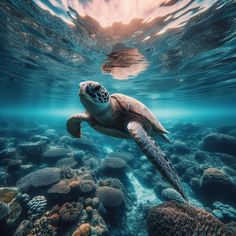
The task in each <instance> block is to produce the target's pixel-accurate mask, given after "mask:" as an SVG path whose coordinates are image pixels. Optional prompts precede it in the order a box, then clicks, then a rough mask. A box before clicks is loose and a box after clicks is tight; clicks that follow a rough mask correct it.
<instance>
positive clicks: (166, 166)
mask: <svg viewBox="0 0 236 236" xmlns="http://www.w3.org/2000/svg"><path fill="white" fill-rule="evenodd" d="M127 129H128V132H129V134H130V136H131V137H132V138H133V139H134V140H135V142H136V143H137V144H138V146H139V147H140V149H141V150H142V151H143V153H144V154H145V155H146V156H147V158H148V159H149V160H150V161H151V162H152V164H153V165H154V166H155V167H156V168H157V169H158V170H159V171H160V173H161V174H162V176H163V177H164V178H165V179H166V180H167V181H168V182H169V183H170V184H171V185H172V186H173V187H174V188H175V189H176V190H177V191H178V192H179V193H180V194H181V195H182V196H183V198H184V199H186V200H187V196H186V195H185V193H184V191H183V189H182V187H181V184H180V181H179V177H178V174H177V173H176V171H175V169H174V167H173V166H172V164H171V162H170V161H169V160H168V159H167V157H166V155H165V154H164V153H163V152H162V151H161V149H160V148H159V146H158V145H157V144H156V142H155V141H154V140H153V139H152V138H151V137H150V136H149V135H148V134H147V132H146V131H145V130H144V129H143V127H142V125H141V124H139V123H138V122H135V121H131V122H129V123H128V125H127Z"/></svg>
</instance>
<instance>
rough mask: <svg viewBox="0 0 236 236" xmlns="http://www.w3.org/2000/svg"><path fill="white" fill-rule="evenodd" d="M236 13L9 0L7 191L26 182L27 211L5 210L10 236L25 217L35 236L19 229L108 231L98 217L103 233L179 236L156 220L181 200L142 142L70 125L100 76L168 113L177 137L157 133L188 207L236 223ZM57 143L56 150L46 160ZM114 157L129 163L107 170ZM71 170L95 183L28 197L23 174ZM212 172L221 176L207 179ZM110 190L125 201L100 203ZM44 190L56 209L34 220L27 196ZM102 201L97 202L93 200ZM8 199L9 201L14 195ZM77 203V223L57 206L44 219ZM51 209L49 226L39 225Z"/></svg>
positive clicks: (173, 5) (217, 4)
mask: <svg viewBox="0 0 236 236" xmlns="http://www.w3.org/2000/svg"><path fill="white" fill-rule="evenodd" d="M235 19H236V2H235V1H223V0H221V1H219V0H218V1H217V0H205V1H203V0H196V1H194V0H192V1H190V0H182V1H177V0H174V1H173V0H171V1H164V0H159V1H147V2H145V1H141V0H140V1H133V0H131V1H128V2H127V1H116V0H114V1H111V0H109V1H105V0H104V1H99V0H88V1H87V0H85V1H82V0H77V1H75V0H70V1H69V0H68V1H67V0H58V1H55V0H35V1H26V0H20V1H13V0H9V1H5V0H2V1H1V2H0V22H1V24H0V32H1V34H0V83H1V86H0V114H1V117H0V121H1V125H0V186H1V189H0V198H1V194H2V196H3V192H1V191H3V190H2V189H3V188H6V187H14V188H15V187H16V189H15V190H14V191H16V192H17V194H18V198H17V199H15V200H14V201H13V202H14V204H15V205H17V206H18V210H17V211H16V212H20V213H19V214H18V215H17V213H16V212H13V210H12V208H13V207H12V206H11V209H10V210H9V212H8V214H7V216H4V217H3V220H2V219H1V217H0V225H1V227H2V228H3V231H2V232H4V235H13V233H14V231H15V229H16V227H18V226H19V225H20V223H22V221H23V220H28V221H29V222H30V223H29V225H28V231H27V230H25V231H23V230H22V232H21V234H20V233H19V232H17V233H18V234H15V235H40V234H39V232H41V235H50V236H51V235H72V234H73V232H74V231H75V230H76V228H77V227H79V226H80V225H81V224H82V223H87V224H89V225H90V226H89V227H90V228H89V229H90V231H91V232H90V234H88V235H99V232H98V228H96V226H98V225H99V224H98V221H100V226H99V227H101V228H102V230H101V231H102V233H101V235H111V236H112V235H118V234H119V235H140V236H142V235H173V233H171V229H170V228H171V227H172V228H174V226H173V224H172V223H171V224H169V225H168V222H169V221H168V220H167V222H166V227H167V231H165V230H166V229H164V228H162V225H161V223H160V224H157V223H156V222H154V223H150V222H151V220H150V217H151V213H150V208H151V207H153V206H154V205H157V206H160V204H161V203H162V202H166V201H168V200H171V196H172V195H171V194H170V193H168V191H167V193H166V191H164V190H166V189H168V188H170V187H171V186H170V185H168V183H167V181H166V180H165V179H163V178H162V177H161V176H160V174H159V173H158V172H157V171H156V169H155V168H154V167H153V166H152V165H151V163H150V162H149V161H148V160H147V159H146V157H145V155H144V154H143V153H142V152H141V151H140V149H139V147H138V146H137V145H136V144H135V142H134V141H133V140H124V139H117V138H113V137H110V136H106V135H104V134H101V133H99V132H97V131H95V130H93V129H92V128H91V127H89V126H88V125H87V124H86V123H85V122H83V123H82V138H81V139H76V138H72V137H71V136H70V134H69V133H68V132H67V129H66V122H67V119H68V117H70V116H71V115H73V114H75V113H78V112H82V111H84V109H85V108H84V107H83V105H82V104H81V102H80V98H79V84H80V83H81V82H83V81H88V80H91V81H96V82H99V83H100V84H102V85H103V86H104V87H105V88H106V89H107V90H108V91H109V93H110V94H113V93H121V94H125V95H128V96H131V97H133V98H135V99H137V100H139V101H140V102H142V103H143V104H145V105H146V106H147V107H148V108H149V109H150V110H151V111H152V112H153V113H154V115H155V116H156V117H158V118H159V120H160V121H161V123H162V124H163V125H164V127H165V128H166V129H167V130H168V131H170V134H169V135H168V137H169V138H170V139H171V143H166V142H164V141H163V140H162V139H161V138H159V137H155V140H156V141H157V143H158V145H159V146H160V148H161V150H163V152H164V153H165V154H166V156H167V158H168V159H169V160H170V161H171V163H172V164H173V166H174V168H175V170H176V172H177V174H178V176H179V178H180V182H181V185H182V186H183V189H184V191H185V193H186V195H187V196H188V198H189V203H190V204H191V205H193V206H195V207H197V208H200V209H203V208H204V209H205V210H207V212H210V213H211V214H213V215H214V217H216V218H218V219H219V220H220V221H222V222H223V224H228V225H229V224H230V227H231V229H233V228H234V230H235V226H233V223H234V224H235V221H236V200H235V199H236V182H235V181H236V161H235V157H236V123H235V120H236V107H235V101H236V92H235V91H236V79H235V78H236V67H235V65H236V30H235V29H236V21H235ZM51 148H56V150H54V151H53V152H52V153H51V151H50V152H49V153H51V154H50V155H48V151H49V150H51ZM57 149H58V150H57ZM109 157H110V158H111V157H112V158H116V161H118V162H119V161H120V162H121V163H119V164H117V165H121V167H119V168H118V167H114V166H113V167H110V166H109V167H107V166H106V164H105V163H106V158H109ZM50 158H51V159H50ZM53 158H54V159H53ZM65 158H67V159H66V160H64V159H65ZM68 158H72V159H68ZM117 159H118V160H117ZM120 159H122V161H121V160H120ZM60 160H61V161H60ZM58 162H59V163H58ZM124 162H125V163H124ZM62 163H64V164H62ZM65 163H66V164H65ZM73 163H74V164H73ZM114 165H115V164H114ZM122 165H124V166H123V167H122ZM62 166H66V168H67V169H69V170H67V171H69V172H73V174H72V173H70V174H68V175H66V174H62V173H61V178H60V181H62V180H63V181H64V182H65V179H66V181H67V183H66V184H65V185H67V186H70V184H69V182H71V181H72V180H75V179H76V180H77V182H78V179H80V180H81V179H83V178H84V179H86V178H87V177H88V176H89V177H88V179H89V181H92V182H93V190H91V192H90V191H88V193H83V191H82V190H81V189H80V192H79V191H76V190H75V192H73V191H74V190H73V191H72V190H68V192H67V193H64V195H63V194H62V196H61V195H60V194H58V193H57V194H58V196H56V197H55V196H54V195H57V194H54V195H53V194H49V193H48V191H49V190H48V188H51V186H52V185H53V184H57V183H58V182H59V180H58V181H52V183H48V184H43V186H40V188H39V189H38V187H36V188H35V187H34V189H33V190H32V189H30V190H27V191H26V193H27V194H28V198H29V199H28V201H26V200H25V201H23V200H22V198H23V197H22V196H21V195H22V194H23V192H24V191H23V190H22V189H20V186H19V182H18V181H19V180H20V179H21V178H23V177H24V176H26V175H27V174H30V173H32V172H34V171H37V170H41V169H43V168H48V167H50V168H51V167H53V168H54V167H56V168H59V167H60V168H61V167H62ZM60 168H59V169H60ZM63 168H64V167H63ZM112 168H114V169H112ZM116 168H117V169H118V170H117V169H116ZM209 168H210V170H209ZM211 168H214V169H213V170H212V169H211ZM60 170H61V169H60ZM51 171H52V170H51ZM211 171H212V172H213V174H212V175H213V177H212V179H211V177H209V179H208V175H209V176H211V174H209V172H210V173H211ZM49 172H50V170H49ZM63 173H64V172H63ZM86 175H88V176H87V177H84V176H86ZM219 175H220V176H223V177H219V178H218V177H217V176H219ZM31 177H32V176H31ZM31 177H30V178H31ZM108 178H113V180H108ZM84 179H83V180H84ZM114 179H115V180H114ZM219 179H220V180H219ZM86 180H87V179H86ZM24 181H25V180H24ZM109 181H110V182H109ZM205 181H206V183H205ZM111 182H112V183H111ZM60 183H61V182H60ZM86 184H88V183H86ZM90 184H91V182H90ZM77 185H78V183H77ZM88 185H89V184H88ZM104 185H105V186H110V187H114V188H116V189H118V190H119V191H120V192H121V194H122V196H123V198H124V199H123V200H121V202H122V203H120V204H118V203H117V204H118V207H117V206H113V207H111V206H109V207H107V206H106V204H105V206H101V205H102V204H103V205H104V202H103V200H102V197H101V196H100V195H99V190H98V189H99V187H101V186H104ZM86 186H87V185H86ZM77 187H78V186H77ZM19 190H20V191H21V192H22V193H18V191H19ZM4 191H5V190H4ZM7 191H10V190H7ZM63 191H67V190H65V189H64V190H63ZM70 191H72V192H70ZM163 191H164V192H163ZM120 192H119V193H120ZM165 194H166V195H168V197H166V195H165ZM19 195H20V196H19ZM51 195H53V196H51ZM35 196H44V198H45V199H46V200H45V201H46V202H47V204H46V207H44V206H42V207H41V208H42V212H41V213H40V214H39V215H37V216H34V217H32V214H31V213H29V208H30V207H29V204H28V203H29V201H30V199H31V200H32V198H33V197H35ZM65 196H66V197H65ZM99 196H100V198H99ZM177 196H178V194H177ZM24 197H25V196H24ZM178 197H179V196H178ZM178 197H176V196H175V197H173V198H178ZM96 198H99V203H98V204H97V205H96V204H95V203H93V204H92V203H88V202H89V201H90V200H91V199H95V200H94V201H96ZM108 198H109V199H112V197H111V196H110V195H108ZM117 198H119V197H117ZM13 199H14V198H13ZM58 199H60V200H58ZM11 200H12V199H11ZM172 200H173V199H172ZM175 200H176V199H175ZM86 201H87V202H86ZM114 201H115V200H114ZM0 202H5V203H6V204H7V206H5V205H4V207H10V203H9V202H6V199H3V198H1V199H0ZM39 202H40V201H39ZM72 202H76V203H77V204H80V207H78V206H76V207H77V208H76V207H75V208H76V210H75V212H79V213H78V215H77V217H75V218H73V217H72V218H73V219H70V220H68V221H67V220H66V219H65V218H63V217H62V214H60V212H59V210H58V211H56V210H55V214H56V215H57V217H58V218H57V219H56V220H55V222H53V223H50V222H49V221H50V220H48V218H50V217H49V216H45V215H44V214H45V212H46V211H50V213H49V215H50V216H51V215H52V214H53V213H52V208H53V206H54V205H56V204H59V207H60V208H62V207H63V206H64V205H63V204H65V203H68V204H71V203H72ZM27 204H28V205H27ZM40 204H42V205H43V203H42V201H41V202H40V203H39V205H40ZM184 204H185V203H184ZM222 204H223V206H222ZM98 205H99V206H98ZM87 206H91V207H92V210H91V209H89V210H88V209H87V210H86V207H87ZM4 207H3V208H4ZM37 207H39V206H37ZM37 207H36V208H37ZM39 208H40V207H39ZM41 208H40V209H41ZM65 208H66V207H65ZM81 208H83V209H84V211H85V212H87V213H86V214H87V215H86V214H85V213H84V212H83V211H82V210H81ZM225 208H227V210H225ZM19 209H20V210H19ZM63 209H64V208H63ZM32 211H33V210H32ZM61 211H62V210H61ZM89 211H92V212H93V214H92V215H93V216H90V215H89V214H91V213H89ZM10 212H11V213H10ZM148 212H149V213H148ZM167 212H168V211H167ZM2 214H3V213H2ZM71 214H72V213H71ZM0 216H1V205H0ZM42 216H43V217H46V218H47V223H45V224H46V225H47V226H45V228H47V227H48V228H47V229H48V231H47V230H45V231H40V230H42V229H39V228H40V227H39V226H38V225H37V227H38V228H37V227H36V226H35V224H36V223H35V222H36V220H37V219H41V217H42ZM95 216H96V217H97V218H96V217H95ZM10 217H11V221H10ZM86 217H87V218H86ZM155 217H156V218H158V216H155ZM166 217H170V215H168V213H167V216H166ZM175 217H176V218H178V217H177V216H175ZM12 218H13V219H12ZM95 218H96V220H95ZM161 218H163V216H161ZM98 219H99V220H98ZM111 219H112V220H111ZM168 219H169V218H168ZM181 220H182V219H181V218H180V221H181ZM2 221H3V222H2ZM195 221H196V220H195ZM203 221H204V220H203ZM58 222H60V223H61V224H60V223H58ZM68 222H70V223H68ZM101 222H102V223H101ZM181 224H182V225H187V226H189V227H190V228H188V229H186V231H185V233H183V232H182V231H181V230H179V231H178V230H176V233H175V234H176V235H189V236H190V235H193V233H194V232H192V231H191V229H193V228H196V226H192V225H191V224H190V223H189V222H188V223H186V222H184V221H181ZM50 225H51V226H53V227H52V228H53V229H51V228H50ZM150 225H152V226H153V225H154V226H153V227H152V226H150ZM212 225H216V223H214V220H212ZM224 226H225V225H224ZM168 227H169V228H168ZM210 227H211V226H210ZM222 227H223V226H222ZM35 228H37V230H38V231H37V230H35ZM49 228H50V229H49ZM169 229H170V230H169ZM50 230H52V231H50ZM168 230H169V231H168ZM30 233H31V234H30ZM195 233H196V232H195ZM208 233H209V232H208ZM234 233H235V231H234ZM234 233H233V234H232V235H234ZM196 235H206V232H204V231H201V232H198V233H196ZM208 235H217V234H216V233H214V232H213V231H211V232H210V233H209V234H208ZM222 235H223V234H222ZM229 235H230V234H229Z"/></svg>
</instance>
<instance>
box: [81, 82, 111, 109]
mask: <svg viewBox="0 0 236 236" xmlns="http://www.w3.org/2000/svg"><path fill="white" fill-rule="evenodd" d="M79 96H80V101H81V103H82V104H83V105H84V107H85V108H86V109H87V110H88V111H89V112H96V111H102V110H104V109H105V108H107V107H108V106H109V104H110V94H109V92H108V91H107V90H106V88H104V87H103V86H102V85H101V84H100V83H98V82H95V81H85V82H81V83H80V89H79Z"/></svg>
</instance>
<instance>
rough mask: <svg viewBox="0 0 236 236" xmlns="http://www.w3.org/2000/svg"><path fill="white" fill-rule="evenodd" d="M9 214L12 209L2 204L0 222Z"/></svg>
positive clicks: (0, 204)
mask: <svg viewBox="0 0 236 236" xmlns="http://www.w3.org/2000/svg"><path fill="white" fill-rule="evenodd" d="M9 213H10V207H9V206H8V205H7V204H6V203H4V202H0V220H2V219H4V218H6V217H7V215H8V214H9Z"/></svg>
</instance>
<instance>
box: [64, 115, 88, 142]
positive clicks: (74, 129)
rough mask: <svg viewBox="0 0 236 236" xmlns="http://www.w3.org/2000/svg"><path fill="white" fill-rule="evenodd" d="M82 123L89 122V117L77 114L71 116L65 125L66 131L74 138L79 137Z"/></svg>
mask: <svg viewBox="0 0 236 236" xmlns="http://www.w3.org/2000/svg"><path fill="white" fill-rule="evenodd" d="M82 121H89V115H88V114H87V113H79V114H75V115H73V116H71V117H70V118H69V119H68V120H67V123H66V128H67V131H68V132H69V133H70V134H71V135H72V136H73V137H75V138H80V137H81V126H80V123H81V122H82Z"/></svg>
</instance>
